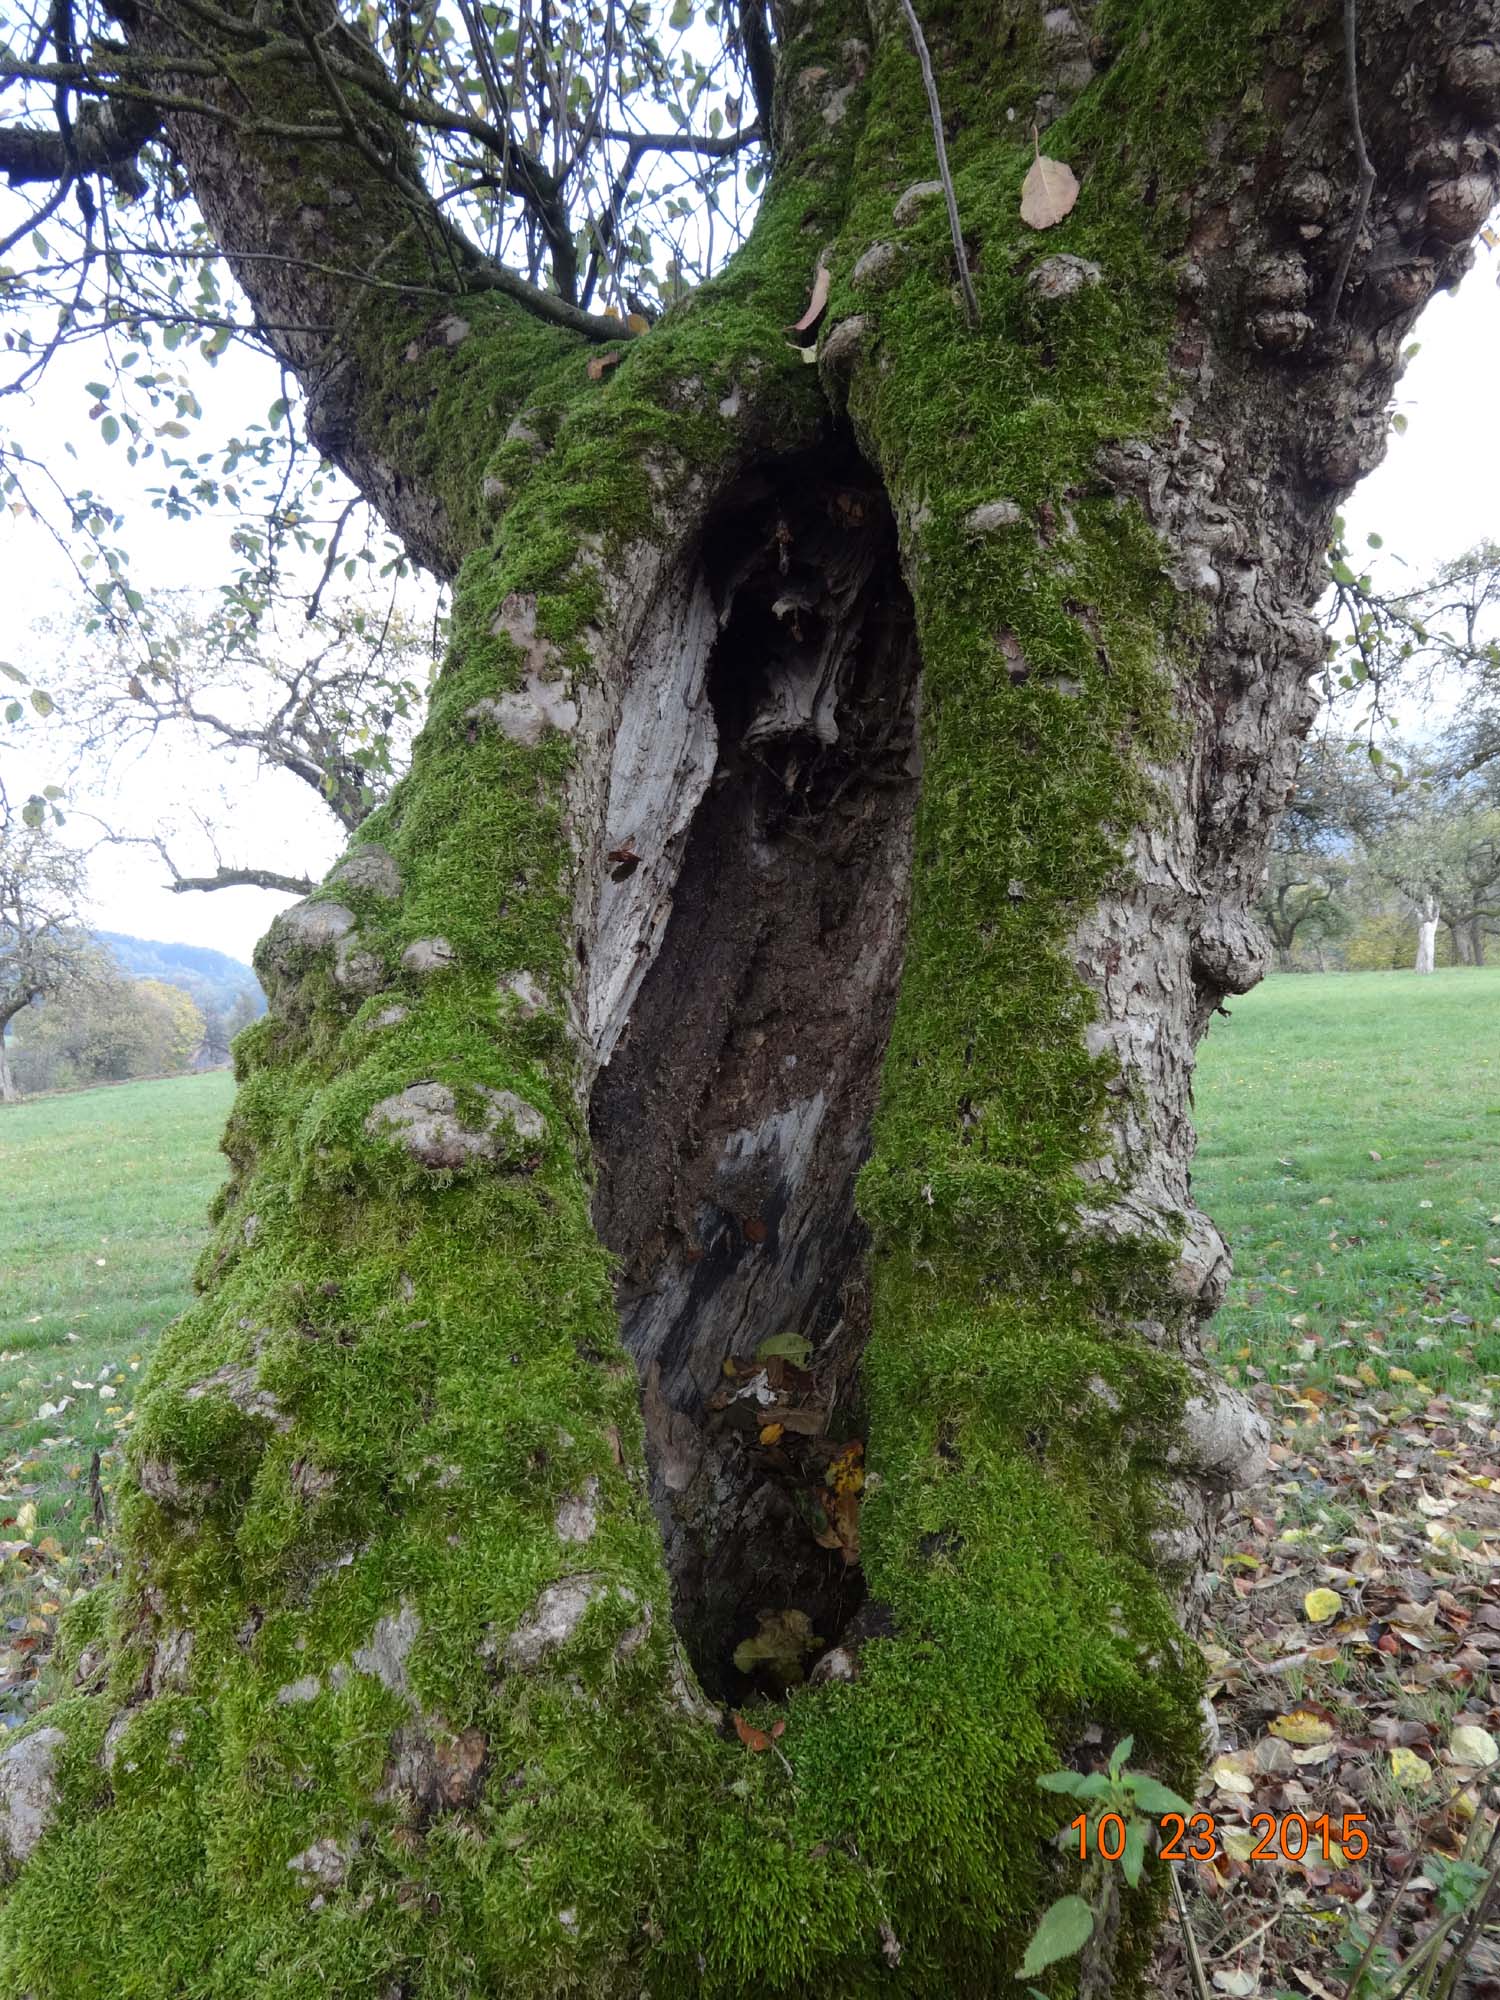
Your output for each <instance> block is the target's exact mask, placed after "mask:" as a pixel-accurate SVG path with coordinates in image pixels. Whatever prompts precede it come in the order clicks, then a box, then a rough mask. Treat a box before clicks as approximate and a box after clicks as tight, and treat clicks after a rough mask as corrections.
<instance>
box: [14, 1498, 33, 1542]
mask: <svg viewBox="0 0 1500 2000" xmlns="http://www.w3.org/2000/svg"><path fill="white" fill-rule="evenodd" d="M16 1526H17V1527H18V1528H19V1529H20V1530H21V1533H22V1534H23V1535H24V1536H25V1537H26V1539H27V1541H30V1540H31V1533H32V1530H33V1529H34V1528H35V1526H36V1502H35V1501H34V1500H25V1501H23V1502H22V1503H21V1505H20V1506H19V1507H18V1508H17V1509H16Z"/></svg>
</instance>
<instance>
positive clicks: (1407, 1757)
mask: <svg viewBox="0 0 1500 2000" xmlns="http://www.w3.org/2000/svg"><path fill="white" fill-rule="evenodd" d="M1391 1776H1392V1777H1393V1778H1394V1779H1395V1780H1396V1782H1397V1784H1400V1785H1425V1784H1426V1783H1427V1782H1428V1780H1429V1779H1430V1778H1431V1776H1432V1766H1431V1765H1430V1764H1429V1763H1428V1762H1427V1759H1426V1758H1425V1757H1419V1756H1418V1755H1417V1753H1416V1751H1415V1750H1408V1749H1407V1748H1406V1746H1405V1745H1404V1744H1399V1743H1398V1744H1397V1746H1396V1748H1395V1749H1394V1750H1393V1751H1392V1752H1391Z"/></svg>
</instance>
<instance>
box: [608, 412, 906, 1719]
mask: <svg viewBox="0 0 1500 2000" xmlns="http://www.w3.org/2000/svg"><path fill="white" fill-rule="evenodd" d="M692 560H693V565H694V569H695V574H694V575H693V576H692V577H691V578H689V579H688V580H687V581H686V584H685V587H684V590H683V593H682V598H683V601H690V600H693V599H696V601H698V602H699V603H700V604H701V603H702V599H703V593H704V592H705V591H706V593H707V596H708V600H709V602H710V603H711V606H712V617H713V626H712V630H713V638H712V641H711V647H710V650H709V652H708V657H707V666H706V678H705V680H704V682H703V697H704V700H705V701H706V703H707V705H708V707H709V708H710V709H711V718H712V731H711V736H710V746H711V754H712V769H711V774H710V775H709V776H708V778H707V783H706V787H705V788H704V789H703V791H702V796H701V798H700V800H699V802H698V804H697V807H696V810H695V812H694V813H693V815H692V819H691V822H690V824H689V825H688V827H687V829H686V833H685V837H684V838H683V840H682V841H681V844H680V847H679V849H678V853H679V855H680V859H679V861H678V863H677V867H676V875H675V881H673V882H672V883H671V886H670V897H671V906H670V916H669V917H667V919H666V921H665V923H664V924H663V925H660V926H659V927H658V928H657V929H656V930H655V932H654V936H655V938H656V940H657V942H656V947H655V951H654V956H653V957H652V959H651V963H650V967H649V970H648V971H647V972H646V974H645V976H644V979H643V980H642V981H641V982H640V984H639V986H638V988H637V989H636V992H635V998H634V1003H633V1005H632V1007H631V1010H630V1016H629V1025H628V1028H627V1029H626V1030H625V1032H624V1033H623V1034H622V1035H621V1036H620V1038H619V1040H618V1041H617V1042H616V1043H615V1045H614V1047H613V1051H612V1055H611V1059H610V1061H609V1062H608V1065H607V1066H606V1067H605V1068H604V1069H603V1070H601V1072H600V1075H599V1078H598V1080H597V1082H596V1085H595V1088H594V1093H593V1101H592V1111H591V1115H592V1126H593V1137H594V1144H595V1150H596V1156H597V1160H598V1166H599V1184H598V1193H597V1198H596V1204H595V1212H596V1217H597V1221H598V1224H599V1228H600V1232H601V1234H602V1236H603V1238H604V1240H605V1242H606V1243H607V1244H608V1245H609V1246H610V1248H611V1249H612V1250H613V1251H614V1252H615V1253H616V1254H617V1256H618V1258H619V1260H620V1282H619V1305H620V1317H621V1324H622V1328H623V1332H624V1337H625V1340H626V1343H627V1345H628V1346H629V1348H630V1350H631V1352H632V1354H633V1355H634V1357H635V1360H636V1363H637V1366H638V1368H639V1371H640V1376H641V1385H642V1402H643V1407H644V1411H645V1419H646V1433H647V1446H648V1453H649V1459H650V1467H651V1487H652V1500H653V1504H654V1506H655V1508H656V1512H657V1516H658V1519H659V1520H660V1523H661V1527H662V1533H663V1537H664V1541H665V1546H666V1554H667V1562H668V1567H669V1570H670V1573H671V1577H672V1586H673V1598H674V1615H675V1617H676V1620H677V1623H678V1627H679V1629H680V1631H681V1632H682V1634H683V1637H684V1639H685V1641H686V1643H687V1646H688V1649H689V1652H690V1654H691V1656H692V1659H693V1663H694V1665H695V1667H696V1668H697V1671H698V1673H699V1675H700V1677H701V1678H702V1680H703V1682H704V1684H705V1685H706V1686H707V1687H708V1688H709V1690H710V1691H711V1692H713V1693H714V1694H716V1695H718V1696H720V1697H727V1698H730V1699H743V1698H744V1697H745V1696H746V1695H747V1694H748V1693H751V1692H753V1691H754V1690H755V1689H757V1688H760V1689H768V1688H769V1689H774V1688H775V1687H776V1686H777V1684H778V1683H783V1684H784V1682H785V1680H786V1679H788V1678H795V1677H796V1674H797V1672H798V1671H799V1669H800V1667H801V1666H803V1665H805V1664H806V1663H808V1662H810V1661H812V1660H813V1659H815V1658H816V1656H817V1654H818V1653H819V1652H820V1651H822V1650H824V1649H826V1647H828V1646H831V1645H832V1644H833V1643H834V1641H835V1640H836V1639H837V1638H838V1636H839V1635H840V1633H841V1632H842V1631H844V1630H845V1628H846V1627H847V1626H848V1623H849V1621H850V1620H851V1618H852V1617H853V1616H854V1614H855V1613H856V1612H858V1611H859V1609H860V1607H861V1604H862V1602H863V1598H864V1584H863V1578H862V1574H861V1571H860V1568H859V1563H858V1557H857V1541H856V1540H855V1537H856V1536H857V1523H858V1513H857V1506H856V1505H855V1504H854V1502H853V1501H852V1499H850V1498H849V1497H848V1494H849V1490H850V1488H851V1487H852V1486H856V1485H857V1482H858V1473H859V1466H858V1455H859V1449H860V1445H861V1440H862V1431H863V1418H862V1412H861V1407H860V1400H861V1399H860V1388H859V1358H860V1353H861V1349H862V1345H863V1340H864V1333H865V1276H864V1268H863V1267H864V1256H865V1249H866V1237H865V1232H864V1230H863V1227H862V1225H861V1224H860V1222H859V1220H858V1218H857V1216H856V1214H855V1207H854V1182H855V1176H856V1174H857V1172H858V1170H859V1167H860V1166H861V1164H862V1163H863V1161H864V1159H865V1157H866V1155H867V1152H868V1148H869V1131H870V1119H871V1115H872V1112H873V1109H874V1100H875V1091H876V1086H877V1082H878V1077H879V1071H880V1065H881V1061H882V1058H883V1056H884V1053H885V1048H886V1043H887V1040H888V1037H889V1032H890V1023H891V1014H892V1010H893V1007H894V1003H895V996H896V987H897V981H898V978H899V974H900V968H901V957H902V950H903V944H904V939H905V931H906V910H907V893H908V884H909V878H910V852H911V832H912V819H913V813H914V809H915V804H916V793H917V776H918V757H919V748H918V734H917V701H918V658H917V650H916V644H915V638H914V632H913V618H912V608H911V603H910V599H909V597H908V595H907V592H906V588H905V585H904V583H903V581H902V578H901V574H900V566H899V561H898V556H897V547H896V531H895V523H894V521H893V519H892V516H891V512H890V508H889V505H888V503H887V501H886V498H885V495H884V492H883V490H882V489H881V487H880V486H879V484H878V483H877V482H876V481H875V480H874V478H873V477H872V475H871V473H870V471H869V469H868V468H867V467H866V466H865V465H864V464H863V463H862V462H861V461H860V459H859V458H858V457H857V455H856V454H855V452H854V451H853V448H852V446H845V447H843V448H841V449H839V450H837V451H825V452H824V453H822V454H819V455H817V456H815V457H814V456H811V455H809V456H806V457H796V458H788V459H784V460H778V461H776V462H774V463H771V464H768V465H764V466H761V467H759V468H757V469H756V470H755V471H754V472H752V473H751V474H749V475H747V476H746V477H745V478H743V479H742V480H741V481H740V482H739V483H738V484H737V485H736V487H735V488H734V489H733V491H732V492H731V493H730V494H728V495H727V496H726V498H725V500H724V501H723V502H722V504H721V505H720V506H719V507H718V508H717V509H716V510H715V512H714V514H713V516H712V517H711V519H710V520H709V522H708V523H707V525H706V528H705V531H704V534H703V536H702V538H701V541H700V543H699V546H698V548H697V550H696V552H695V554H694V557H693V559H692ZM697 754H698V755H699V757H700V759H702V761H703V765H704V768H707V762H708V760H707V759H706V758H704V757H703V750H702V742H701V739H700V741H699V744H698V750H697ZM622 865H624V866H626V867H628V866H629V865H630V857H629V856H628V855H627V856H626V857H625V861H624V863H623V864H622ZM768 1343H769V1344H770V1345H769V1349H768ZM787 1613H791V1614H794V1615H793V1616H792V1617H791V1618H790V1619H788V1618H787V1617H786V1616H785V1614H787ZM763 1614H765V1615H768V1616H770V1617H771V1618H772V1620H773V1624H772V1626H771V1627H770V1628H766V1627H765V1626H764V1625H763ZM803 1621H805V1623H804V1622H803ZM768 1629H769V1636H770V1639H771V1641H772V1644H771V1645H770V1647H769V1648H765V1647H762V1648H761V1649H760V1650H773V1651H774V1650H775V1649H776V1645H777V1644H780V1646H781V1653H782V1657H781V1659H780V1662H779V1663H768V1662H765V1661H760V1662H751V1659H750V1654H751V1653H753V1652H754V1651H756V1650H757V1647H756V1641H757V1637H758V1635H760V1636H762V1637H763V1636H765V1635H766V1633H767V1630H768ZM747 1640H748V1641H750V1642H751V1648H750V1652H749V1653H747V1652H746V1651H744V1650H740V1661H739V1664H738V1665H737V1664H736V1660H735V1655H736V1651H737V1649H742V1648H743V1646H744V1642H745V1641H747ZM797 1641H805V1643H804V1644H802V1645H801V1647H800V1650H801V1652H802V1654H803V1656H804V1657H803V1658H802V1659H797V1658H794V1657H791V1655H793V1654H795V1653H796V1652H797V1651H798V1650H799V1648H798V1645H797V1644H796V1643H790V1642H797Z"/></svg>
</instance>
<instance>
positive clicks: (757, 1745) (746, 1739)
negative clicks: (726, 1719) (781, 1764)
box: [733, 1709, 771, 1751]
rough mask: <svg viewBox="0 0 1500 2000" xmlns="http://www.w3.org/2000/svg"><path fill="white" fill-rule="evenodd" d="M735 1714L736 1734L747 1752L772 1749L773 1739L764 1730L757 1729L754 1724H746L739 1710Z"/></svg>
mask: <svg viewBox="0 0 1500 2000" xmlns="http://www.w3.org/2000/svg"><path fill="white" fill-rule="evenodd" d="M733 1714H734V1727H735V1733H736V1735H737V1736H738V1737H739V1739H740V1741H741V1743H743V1744H744V1746H745V1748H746V1749H747V1750H756V1751H760V1750H769V1749H770V1747H771V1739H770V1737H769V1736H767V1734H766V1732H765V1731H764V1730H763V1729H757V1728H756V1727H755V1725H754V1723H751V1722H746V1720H745V1718H744V1716H742V1715H741V1714H740V1712H739V1710H738V1709H735V1710H734V1711H733Z"/></svg>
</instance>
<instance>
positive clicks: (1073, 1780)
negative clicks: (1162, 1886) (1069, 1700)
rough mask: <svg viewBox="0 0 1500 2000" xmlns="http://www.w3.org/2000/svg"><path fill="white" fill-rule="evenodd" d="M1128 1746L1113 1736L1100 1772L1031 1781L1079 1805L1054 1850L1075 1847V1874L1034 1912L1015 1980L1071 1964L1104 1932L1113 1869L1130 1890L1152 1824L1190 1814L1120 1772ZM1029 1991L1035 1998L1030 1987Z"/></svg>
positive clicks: (1108, 1926)
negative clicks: (1070, 1885) (1067, 1887)
mask: <svg viewBox="0 0 1500 2000" xmlns="http://www.w3.org/2000/svg"><path fill="white" fill-rule="evenodd" d="M1134 1747H1135V1738H1134V1737H1133V1736H1123V1737H1121V1739H1120V1741H1119V1742H1118V1743H1117V1744H1116V1745H1115V1747H1114V1750H1113V1752H1112V1753H1111V1756H1110V1760H1109V1770H1108V1771H1107V1772H1105V1771H1088V1772H1083V1771H1048V1772H1047V1773H1046V1774H1045V1775H1044V1776H1042V1777H1040V1778H1038V1779H1037V1783H1038V1784H1039V1785H1040V1786H1041V1788H1042V1790H1043V1791H1044V1792H1061V1793H1063V1794H1064V1795H1065V1796H1066V1797H1068V1798H1074V1799H1082V1800H1084V1801H1085V1802H1086V1803H1085V1805H1084V1808H1083V1811H1082V1812H1081V1813H1080V1814H1079V1815H1078V1817H1077V1819H1075V1820H1072V1821H1071V1822H1070V1823H1069V1824H1068V1825H1067V1826H1065V1827H1064V1828H1063V1829H1062V1830H1061V1832H1060V1833H1059V1834H1058V1835H1057V1837H1056V1840H1057V1845H1058V1846H1059V1847H1061V1848H1064V1849H1071V1848H1072V1846H1073V1843H1074V1842H1075V1841H1076V1842H1077V1848H1078V1854H1079V1858H1080V1860H1081V1861H1082V1863H1083V1872H1082V1876H1081V1879H1080V1882H1079V1887H1078V1890H1077V1891H1076V1892H1075V1893H1073V1894H1071V1895H1067V1896H1059V1897H1058V1898H1057V1900H1056V1902H1054V1903H1052V1904H1050V1905H1049V1907H1048V1908H1047V1909H1046V1910H1044V1911H1043V1912H1042V1919H1041V1922H1040V1923H1039V1924H1038V1925H1037V1927H1036V1931H1035V1933H1034V1934H1033V1936H1032V1940H1031V1943H1030V1944H1029V1945H1028V1946H1027V1947H1026V1956H1025V1957H1024V1958H1023V1959H1022V1961H1021V1969H1020V1971H1019V1972H1018V1973H1017V1975H1016V1976H1017V1978H1018V1979H1028V1978H1030V1977H1032V1976H1033V1975H1034V1974H1036V1973H1038V1972H1043V1971H1045V1970H1046V1968H1047V1967H1048V1966H1049V1965H1055V1964H1056V1963H1057V1962H1058V1960H1059V1959H1064V1958H1071V1957H1072V1956H1073V1955H1074V1954H1075V1953H1076V1952H1081V1951H1082V1950H1083V1949H1084V1947H1085V1946H1086V1945H1087V1944H1088V1942H1089V1940H1090V1939H1091V1938H1092V1937H1094V1936H1095V1934H1096V1933H1103V1932H1108V1931H1110V1930H1112V1929H1113V1925H1114V1917H1115V1912H1116V1909H1117V1907H1118V1903H1119V1894H1120V1892H1119V1886H1118V1880H1117V1877H1116V1875H1115V1872H1114V1871H1115V1867H1116V1866H1117V1865H1118V1867H1119V1870H1120V1873H1121V1874H1123V1875H1124V1877H1125V1880H1126V1882H1127V1883H1128V1884H1129V1886H1130V1887H1131V1888H1132V1889H1134V1888H1135V1887H1137V1885H1138V1884H1139V1882H1140V1879H1141V1873H1142V1871H1143V1869H1144V1868H1145V1865H1146V1852H1147V1847H1148V1843H1149V1842H1150V1839H1151V1835H1152V1834H1153V1833H1154V1832H1155V1830H1156V1829H1155V1823H1156V1819H1157V1817H1158V1816H1159V1815H1160V1814H1162V1813H1166V1812H1175V1813H1183V1814H1187V1813H1190V1812H1191V1811H1192V1807H1191V1806H1190V1805H1189V1804H1188V1803H1187V1801H1186V1800H1185V1799H1183V1798H1180V1797H1179V1796H1178V1794H1177V1793H1176V1792H1174V1791H1172V1790H1171V1789H1170V1787H1169V1786H1167V1785H1164V1784H1163V1783H1162V1782H1161V1780H1160V1779H1159V1778H1153V1777H1152V1776H1151V1774H1150V1772H1149V1771H1133V1770H1130V1769H1128V1768H1127V1766H1126V1762H1125V1760H1126V1758H1127V1757H1128V1756H1129V1755H1130V1753H1131V1751H1132V1749H1133V1748H1134ZM1112 1819H1113V1820H1116V1821H1118V1823H1119V1829H1118V1833H1117V1834H1116V1833H1114V1832H1113V1831H1112V1832H1111V1836H1110V1839H1109V1840H1108V1841H1106V1840H1105V1838H1104V1828H1105V1826H1106V1824H1107V1823H1108V1822H1109V1821H1110V1820H1112ZM1030 1990H1031V1992H1032V1993H1033V1994H1035V1993H1036V1988H1035V1987H1032V1988H1031V1989H1030ZM1038 2000H1040V1996H1038Z"/></svg>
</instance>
